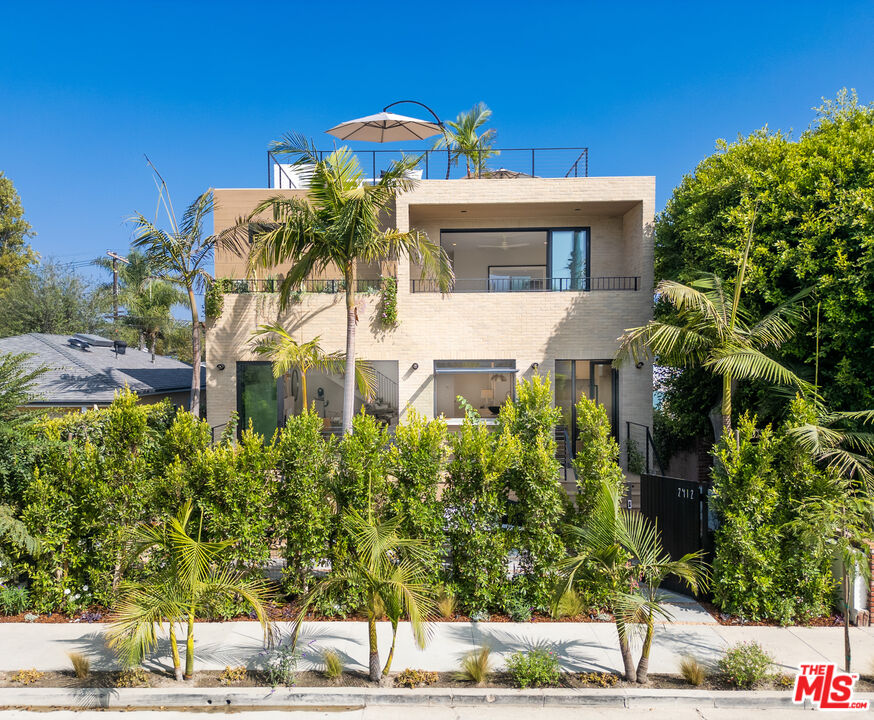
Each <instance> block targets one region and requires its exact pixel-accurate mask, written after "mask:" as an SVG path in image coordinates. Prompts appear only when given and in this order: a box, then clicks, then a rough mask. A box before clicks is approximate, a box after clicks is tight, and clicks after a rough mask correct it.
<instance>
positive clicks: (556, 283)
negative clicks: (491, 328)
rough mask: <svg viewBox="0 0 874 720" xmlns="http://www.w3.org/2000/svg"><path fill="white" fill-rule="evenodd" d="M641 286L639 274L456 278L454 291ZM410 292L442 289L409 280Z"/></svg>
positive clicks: (427, 282) (432, 283)
mask: <svg viewBox="0 0 874 720" xmlns="http://www.w3.org/2000/svg"><path fill="white" fill-rule="evenodd" d="M639 289H640V277H639V276H637V277H635V276H633V275H629V276H621V277H583V278H521V277H518V278H514V277H509V278H508V277H501V278H456V280H455V283H454V284H453V286H452V292H456V293H487V292H567V291H580V292H587V291H590V290H630V291H635V290H639ZM410 292H414V293H435V292H442V289H441V287H440V283H439V282H438V281H437V280H433V279H427V278H426V279H421V280H415V279H414V280H410Z"/></svg>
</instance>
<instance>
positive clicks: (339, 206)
mask: <svg viewBox="0 0 874 720" xmlns="http://www.w3.org/2000/svg"><path fill="white" fill-rule="evenodd" d="M273 152H274V154H286V155H290V156H291V157H292V158H294V163H293V164H294V165H298V166H301V168H302V169H305V170H306V172H307V174H308V175H311V181H310V187H309V194H308V196H307V198H306V199H301V198H289V197H282V196H277V197H271V198H268V199H267V200H265V201H263V202H262V203H260V204H259V205H258V206H257V207H256V208H255V209H254V210H253V211H252V213H251V214H250V216H249V217H248V218H246V219H245V220H242V221H241V222H239V223H238V224H237V230H238V231H239V230H245V232H246V234H247V235H248V229H249V227H251V228H252V229H253V231H254V232H253V241H252V246H251V249H250V251H249V268H250V272H253V273H254V272H255V271H256V270H258V269H259V268H273V267H276V266H278V265H281V264H283V263H288V262H290V263H291V264H292V267H291V269H290V270H289V271H288V273H287V274H286V276H285V278H284V279H283V281H282V283H281V284H280V286H279V300H280V308H281V309H285V307H286V306H287V304H288V301H289V298H290V296H291V293H292V292H294V291H295V290H297V289H298V288H299V287H300V285H301V283H302V281H303V280H305V279H306V278H307V277H310V276H311V275H312V274H313V273H315V272H320V271H322V270H325V269H326V268H329V267H331V266H335V267H337V268H338V269H339V270H340V272H341V273H342V274H343V279H344V284H345V293H346V365H347V367H346V370H347V372H346V377H345V382H344V386H343V432H344V433H350V432H352V416H353V414H354V412H355V388H354V384H353V383H354V381H355V378H356V373H355V331H356V326H357V324H358V313H357V310H356V306H355V270H354V269H355V265H356V263H357V262H359V261H363V262H377V261H381V260H386V259H397V258H400V257H409V258H410V259H411V260H415V261H416V262H418V263H420V264H421V266H422V274H423V276H426V275H430V276H432V277H434V278H436V279H437V281H438V282H439V284H440V287H441V289H442V290H443V291H444V292H446V291H448V290H449V289H450V287H451V284H452V280H453V278H454V276H453V274H452V268H451V265H450V262H449V257H448V256H447V255H446V252H445V251H444V250H443V249H442V248H441V247H440V245H439V244H438V243H434V242H432V241H431V240H429V239H428V236H427V235H426V234H425V233H423V232H421V231H419V230H410V231H406V232H402V231H400V230H395V229H390V228H389V229H384V227H383V226H384V224H385V222H387V220H388V217H389V215H388V213H389V211H390V210H391V209H392V206H393V203H394V200H395V198H396V197H397V195H398V194H399V193H402V192H406V191H408V190H410V189H412V188H413V187H414V185H415V181H414V180H412V179H411V178H410V175H409V173H410V171H411V170H412V169H413V168H414V167H415V166H416V164H417V162H418V158H404V159H402V160H400V161H398V162H396V163H393V165H392V167H391V168H389V170H387V171H386V172H385V174H384V175H383V176H382V177H381V178H380V179H379V180H378V181H377V182H376V183H375V184H373V185H369V184H366V183H365V181H364V172H363V170H362V169H361V166H360V164H359V162H358V159H357V158H356V157H355V155H353V154H352V152H351V151H350V150H349V149H348V148H346V147H341V148H340V149H338V150H335V151H334V152H332V153H331V154H330V155H328V156H327V157H326V158H323V159H322V158H320V157H319V155H318V152H317V151H316V149H315V148H314V147H313V146H311V145H310V144H309V143H308V142H307V140H306V139H305V138H303V137H301V136H299V135H288V136H286V138H285V140H283V141H281V142H277V143H274V144H273ZM267 211H270V212H271V213H272V219H273V222H272V223H265V222H263V221H262V222H258V221H257V218H258V217H259V216H260V215H261V214H262V213H265V212H267Z"/></svg>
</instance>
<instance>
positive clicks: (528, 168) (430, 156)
mask: <svg viewBox="0 0 874 720" xmlns="http://www.w3.org/2000/svg"><path fill="white" fill-rule="evenodd" d="M332 152H333V150H319V151H318V152H317V153H316V157H317V159H318V160H319V161H322V160H324V159H325V158H326V157H327V156H328V155H330V154H331V153H332ZM354 152H355V155H356V156H357V157H358V162H359V163H360V165H361V171H362V173H363V174H364V178H363V180H364V182H370V183H374V182H377V181H378V180H379V178H380V177H382V175H383V174H384V173H385V172H386V170H388V169H389V168H390V167H391V166H392V163H394V162H395V161H397V160H400V159H401V158H417V162H416V165H415V168H414V169H413V170H412V171H411V173H410V176H411V177H413V178H414V179H421V180H448V179H494V180H515V179H519V178H533V177H544V178H575V177H588V175H589V149H588V148H585V147H564V148H493V149H490V150H484V151H480V152H474V153H472V154H471V155H469V156H457V155H456V154H455V153H451V152H450V153H447V151H446V150H388V149H382V150H355V151H354ZM293 162H294V158H293V157H292V156H284V155H281V154H276V153H274V152H273V151H271V150H268V151H267V187H269V188H283V189H292V190H294V189H303V188H306V187H308V186H309V183H310V176H311V174H312V170H311V167H312V166H309V167H307V166H306V165H294V164H293Z"/></svg>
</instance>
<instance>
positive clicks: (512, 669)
mask: <svg viewBox="0 0 874 720" xmlns="http://www.w3.org/2000/svg"><path fill="white" fill-rule="evenodd" d="M507 670H508V671H509V673H510V677H512V679H513V682H514V683H515V685H516V687H520V688H527V687H548V686H550V685H557V684H558V680H559V677H560V676H561V671H560V670H559V665H558V658H557V657H556V656H555V653H554V652H552V650H541V649H540V648H536V649H534V650H530V651H528V652H517V653H513V654H512V655H510V657H508V658H507Z"/></svg>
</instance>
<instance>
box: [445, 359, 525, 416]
mask: <svg viewBox="0 0 874 720" xmlns="http://www.w3.org/2000/svg"><path fill="white" fill-rule="evenodd" d="M502 359H509V358H502ZM486 360H487V358H486ZM438 362H485V360H484V359H483V358H463V359H456V360H453V359H451V358H450V359H443V358H441V359H440V360H434V361H433V370H434V373H433V375H432V376H431V383H432V385H433V386H434V391H433V396H434V397H433V409H432V411H431V414H432V415H433V416H434V417H435V418H436V417H439V415H438V414H437V383H436V382H434V380H435V379H436V378H437V376H438V375H459V374H462V373H478V374H485V373H488V374H489V375H496V374H497V375H501V374H503V373H507V374H510V373H513V374H515V373H517V372H519V368H459V369H458V370H456V369H455V368H438V367H437V363H438ZM513 362H514V363H516V360H515V359H514V360H513ZM510 397H511V398H512V399H513V401H514V402H515V400H516V383H515V382H513V387H512V389H511V390H510ZM463 418H464V416H463V415H462V416H461V417H460V418H458V417H452V418H450V420H460V419H463Z"/></svg>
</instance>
